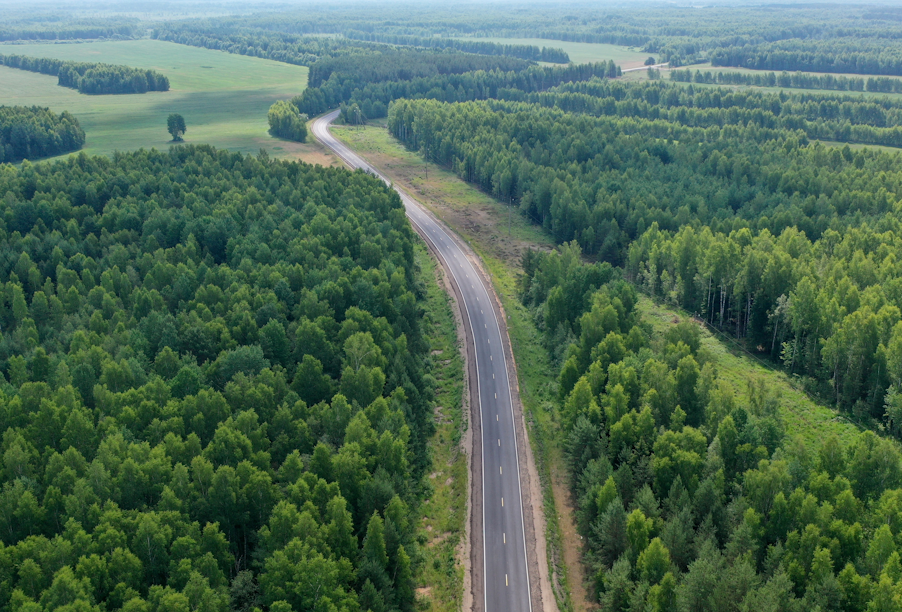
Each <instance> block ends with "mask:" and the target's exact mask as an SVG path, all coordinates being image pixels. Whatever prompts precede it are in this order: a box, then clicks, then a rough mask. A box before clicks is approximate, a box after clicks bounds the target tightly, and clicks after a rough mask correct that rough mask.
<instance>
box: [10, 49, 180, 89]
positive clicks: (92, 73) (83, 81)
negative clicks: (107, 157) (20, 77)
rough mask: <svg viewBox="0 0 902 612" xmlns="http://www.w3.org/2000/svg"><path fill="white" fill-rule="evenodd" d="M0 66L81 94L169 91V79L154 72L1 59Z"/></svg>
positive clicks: (47, 60) (16, 57)
mask: <svg viewBox="0 0 902 612" xmlns="http://www.w3.org/2000/svg"><path fill="white" fill-rule="evenodd" d="M0 65H3V66H9V67H10V68H18V69H19V70H28V71H30V72H40V73H41V74H49V75H52V76H56V77H58V78H59V84H60V86H62V87H69V88H71V89H77V90H78V92H79V93H83V94H136V93H147V92H148V91H169V79H168V78H167V77H165V76H164V75H162V74H160V73H159V72H157V71H155V70H145V69H142V68H131V67H129V66H115V65H112V64H92V63H88V62H71V61H66V60H59V59H52V58H46V57H30V56H25V55H0Z"/></svg>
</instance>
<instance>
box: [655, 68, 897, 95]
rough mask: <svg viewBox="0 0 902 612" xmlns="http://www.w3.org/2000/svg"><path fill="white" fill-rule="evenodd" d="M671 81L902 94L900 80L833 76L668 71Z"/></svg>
mask: <svg viewBox="0 0 902 612" xmlns="http://www.w3.org/2000/svg"><path fill="white" fill-rule="evenodd" d="M670 79H671V80H673V81H679V82H681V83H706V84H709V85H711V84H718V85H752V86H754V87H779V88H781V89H831V90H836V91H869V92H875V93H902V79H893V78H889V77H868V78H867V79H863V78H858V77H847V76H834V75H832V74H807V73H803V72H793V73H789V72H781V73H779V74H777V73H774V72H764V73H757V74H755V73H751V74H750V73H742V72H714V71H705V72H702V71H701V70H696V71H695V72H694V73H693V72H692V70H690V69H688V68H687V69H685V70H671V71H670Z"/></svg>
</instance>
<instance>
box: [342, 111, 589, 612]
mask: <svg viewBox="0 0 902 612" xmlns="http://www.w3.org/2000/svg"><path fill="white" fill-rule="evenodd" d="M382 123H384V122H379V123H377V124H376V125H369V126H366V127H364V128H362V129H358V128H356V127H349V126H335V127H333V133H334V134H335V135H336V136H337V137H338V138H340V139H341V140H342V141H344V142H345V143H347V144H349V145H350V146H351V147H353V148H354V150H355V151H357V152H359V153H361V154H362V155H363V156H364V157H366V158H367V160H369V161H370V162H372V163H373V164H374V165H375V166H376V167H378V168H379V169H380V171H382V172H383V173H384V174H385V175H386V176H388V177H389V178H390V179H391V180H393V181H394V182H395V183H396V184H397V185H399V186H401V187H403V188H404V189H406V190H408V191H409V192H410V193H411V195H413V196H414V197H416V198H417V199H418V200H419V201H421V202H423V203H424V204H425V205H426V206H427V207H429V208H430V210H431V211H432V212H433V213H435V214H436V215H437V216H438V217H439V218H441V219H442V220H443V221H445V222H446V223H447V224H448V225H449V226H450V227H451V228H452V229H453V230H454V231H455V232H457V234H458V235H459V236H461V237H462V238H463V239H464V240H465V241H466V242H467V243H468V244H469V245H470V247H471V248H473V250H474V251H475V252H476V254H477V255H479V256H480V258H481V259H482V261H483V265H484V267H485V270H486V272H487V273H488V274H489V275H490V276H491V278H492V282H493V284H494V286H495V290H496V291H497V292H498V295H499V297H500V299H501V302H502V305H503V307H504V310H505V314H506V315H507V325H508V332H509V334H510V338H511V345H512V348H513V352H514V359H515V360H516V363H517V376H518V380H519V386H520V399H521V401H522V403H523V408H524V416H525V418H526V421H527V424H528V427H529V430H530V436H529V438H530V444H531V446H532V450H533V456H534V458H535V462H536V468H537V470H538V472H539V477H540V480H541V482H540V486H541V489H542V503H543V506H544V513H545V521H546V533H545V536H546V540H547V543H548V562H549V574H550V576H551V583H552V588H553V589H554V593H555V598H556V599H557V604H558V607H559V609H560V610H561V611H562V612H567V611H570V610H574V609H576V610H585V609H590V608H591V603H590V602H589V601H588V598H587V596H586V591H585V589H584V588H583V584H582V582H583V581H582V578H581V575H582V566H581V564H580V559H581V550H580V547H579V538H578V534H577V533H576V528H575V523H574V521H573V518H572V512H571V510H570V509H569V508H568V506H567V500H568V496H569V481H568V479H567V475H566V470H565V468H564V463H563V451H562V448H561V445H560V444H559V441H558V438H559V437H560V435H559V433H558V426H557V423H556V421H555V416H554V411H553V406H554V404H553V393H554V389H555V386H556V384H557V376H556V372H554V368H553V367H552V366H551V364H550V363H549V359H548V354H547V351H546V350H545V349H544V347H543V346H542V343H541V337H540V334H539V332H538V330H537V329H536V327H535V325H534V323H533V321H532V316H531V315H530V313H529V312H528V311H527V309H526V308H525V307H524V306H523V305H522V304H521V303H520V300H519V298H518V296H517V277H518V275H519V274H520V270H521V268H520V257H521V255H522V253H523V250H524V249H526V248H541V249H551V248H553V246H554V243H553V241H552V240H551V238H550V237H548V236H547V235H546V234H545V233H544V232H543V231H542V229H541V228H540V227H537V226H536V225H534V224H532V223H530V222H529V221H527V220H526V219H525V218H524V217H523V216H522V215H520V214H517V213H516V211H510V210H509V209H508V207H507V206H505V205H504V204H502V203H501V202H498V201H497V200H495V199H494V198H493V197H491V196H489V195H488V194H485V193H483V192H481V191H479V190H478V189H475V188H474V187H473V186H472V185H468V184H467V183H465V182H464V181H462V180H460V179H459V178H458V177H457V176H456V175H455V174H454V173H453V172H450V171H449V170H447V169H445V168H441V167H439V166H437V165H435V164H431V163H430V164H429V165H428V178H427V177H426V164H425V162H424V161H423V160H422V158H421V157H420V156H419V155H418V154H417V153H415V152H412V151H408V150H407V149H406V148H405V147H403V146H402V145H401V144H400V143H398V142H397V141H396V140H395V139H394V138H392V137H391V136H390V135H389V134H388V132H387V131H386V130H385V128H384V126H383V125H381V124H382ZM510 212H513V214H510V215H509V213H510ZM508 223H510V225H509V226H508ZM571 591H572V594H573V596H572V597H571Z"/></svg>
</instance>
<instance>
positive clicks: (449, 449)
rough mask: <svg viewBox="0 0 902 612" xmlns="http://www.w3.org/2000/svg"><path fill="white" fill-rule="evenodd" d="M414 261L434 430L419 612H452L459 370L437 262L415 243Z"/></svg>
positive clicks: (459, 505) (457, 581)
mask: <svg viewBox="0 0 902 612" xmlns="http://www.w3.org/2000/svg"><path fill="white" fill-rule="evenodd" d="M416 257H417V263H418V264H419V266H420V270H421V271H422V278H423V281H424V284H425V285H426V305H425V306H426V318H425V321H424V330H425V332H426V335H427V337H428V339H429V344H430V346H431V348H432V375H433V376H434V377H435V379H436V381H437V386H436V393H435V424H436V431H435V434H434V435H433V436H432V440H431V441H430V442H429V452H430V454H431V456H432V469H433V471H432V473H431V474H429V485H430V487H431V493H430V494H429V498H428V499H427V500H426V501H425V502H423V505H422V506H421V508H420V510H421V514H422V519H421V522H420V528H419V530H418V535H419V539H420V542H422V543H423V548H422V551H423V557H424V558H423V564H422V566H421V567H420V571H419V574H418V576H417V585H418V589H417V593H418V598H419V600H420V602H421V604H420V607H419V608H418V609H420V610H429V611H431V612H458V610H460V607H461V600H462V597H463V582H464V568H463V566H462V565H461V564H460V563H459V562H458V554H457V552H458V548H459V546H460V543H461V539H462V537H463V535H464V527H465V522H466V518H467V490H468V489H467V487H468V486H469V485H468V484H467V480H468V476H469V474H468V469H467V458H466V456H465V455H464V453H463V449H462V448H461V436H462V435H463V432H464V431H465V430H466V428H467V421H466V414H465V413H464V411H463V409H462V408H463V390H464V379H463V377H464V366H463V357H462V355H461V345H460V342H459V340H458V337H457V328H456V325H455V322H454V314H453V312H452V309H451V298H450V297H449V296H448V294H447V293H446V292H445V291H444V290H443V289H442V288H441V287H440V286H439V283H438V281H437V276H436V269H437V264H436V262H435V260H434V259H433V258H432V257H431V256H430V255H429V254H428V253H427V251H426V247H425V245H423V244H421V243H419V242H418V243H417V253H416Z"/></svg>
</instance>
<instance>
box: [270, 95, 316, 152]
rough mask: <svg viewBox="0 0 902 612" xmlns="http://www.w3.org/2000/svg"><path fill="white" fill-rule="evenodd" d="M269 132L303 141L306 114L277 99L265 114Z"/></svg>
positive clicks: (305, 137) (304, 138) (305, 131)
mask: <svg viewBox="0 0 902 612" xmlns="http://www.w3.org/2000/svg"><path fill="white" fill-rule="evenodd" d="M267 120H268V121H269V133H270V134H272V135H273V136H278V137H279V138H285V139H287V140H294V141H296V142H304V141H305V140H306V139H307V115H303V114H301V113H299V112H298V109H297V108H296V107H295V106H294V105H293V104H291V103H289V102H287V101H285V100H278V101H276V102H275V103H274V104H273V105H272V106H270V107H269V113H268V114H267Z"/></svg>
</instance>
